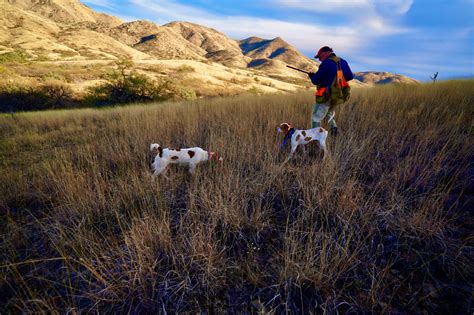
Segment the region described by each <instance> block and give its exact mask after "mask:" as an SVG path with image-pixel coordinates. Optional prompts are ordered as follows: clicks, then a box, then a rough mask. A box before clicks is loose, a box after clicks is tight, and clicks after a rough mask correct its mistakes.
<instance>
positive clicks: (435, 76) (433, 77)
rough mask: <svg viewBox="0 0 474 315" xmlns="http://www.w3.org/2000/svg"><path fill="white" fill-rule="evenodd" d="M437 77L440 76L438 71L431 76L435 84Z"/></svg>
mask: <svg viewBox="0 0 474 315" xmlns="http://www.w3.org/2000/svg"><path fill="white" fill-rule="evenodd" d="M437 78H438V72H436V73H435V74H433V75H432V76H431V77H430V79H431V81H433V84H435V83H436V79H437Z"/></svg>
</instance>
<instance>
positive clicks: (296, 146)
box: [285, 143, 298, 163]
mask: <svg viewBox="0 0 474 315" xmlns="http://www.w3.org/2000/svg"><path fill="white" fill-rule="evenodd" d="M296 148H298V144H297V143H294V144H293V143H292V144H291V152H290V155H288V158H287V159H286V161H285V163H286V162H288V161H289V160H291V158H292V157H293V154H295V151H296Z"/></svg>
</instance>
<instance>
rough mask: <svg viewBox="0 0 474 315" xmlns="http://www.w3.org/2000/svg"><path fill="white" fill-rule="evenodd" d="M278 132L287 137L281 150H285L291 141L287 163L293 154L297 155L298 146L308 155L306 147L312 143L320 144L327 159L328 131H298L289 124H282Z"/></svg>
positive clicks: (314, 129)
mask: <svg viewBox="0 0 474 315" xmlns="http://www.w3.org/2000/svg"><path fill="white" fill-rule="evenodd" d="M277 131H278V132H282V133H283V134H284V135H285V138H284V139H283V143H282V144H281V145H280V148H281V149H284V148H285V145H286V143H287V142H288V140H291V151H290V155H289V156H288V158H287V159H286V161H285V162H288V161H289V160H290V159H291V158H292V157H293V154H294V153H295V151H296V149H297V148H298V146H301V149H302V150H303V152H304V153H305V154H306V149H305V145H307V144H308V143H310V142H312V141H316V142H317V143H318V145H319V147H320V148H321V149H322V150H323V153H324V158H325V157H326V154H327V148H326V138H327V136H328V131H327V130H326V129H324V128H321V127H317V128H312V129H307V130H298V129H295V128H293V126H292V125H291V124H289V123H282V124H281V125H280V126H279V127H278V128H277Z"/></svg>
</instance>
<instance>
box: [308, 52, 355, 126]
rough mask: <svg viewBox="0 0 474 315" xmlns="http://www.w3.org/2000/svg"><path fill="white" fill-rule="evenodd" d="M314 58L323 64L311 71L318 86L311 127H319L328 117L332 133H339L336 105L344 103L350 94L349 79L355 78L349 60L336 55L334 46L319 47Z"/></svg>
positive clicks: (311, 76) (311, 77) (310, 75)
mask: <svg viewBox="0 0 474 315" xmlns="http://www.w3.org/2000/svg"><path fill="white" fill-rule="evenodd" d="M314 58H319V60H320V61H321V64H320V65H319V69H318V72H316V73H310V74H309V77H310V79H311V82H313V84H314V85H316V86H317V87H318V89H317V92H316V104H314V107H313V115H312V122H311V127H312V128H317V127H319V126H320V125H321V121H322V120H323V119H326V121H327V122H328V124H329V126H330V128H331V134H333V135H336V134H337V124H336V120H335V119H334V115H335V113H334V109H335V106H336V105H339V104H342V103H344V102H345V101H346V100H347V99H348V98H349V94H350V87H349V85H348V84H347V81H350V80H352V79H353V78H354V75H353V74H352V71H351V69H350V68H349V65H348V64H347V61H345V60H344V59H342V58H339V57H337V56H336V54H335V53H334V51H333V50H332V48H329V47H328V46H324V47H322V48H321V49H319V51H318V53H317V54H316V56H314Z"/></svg>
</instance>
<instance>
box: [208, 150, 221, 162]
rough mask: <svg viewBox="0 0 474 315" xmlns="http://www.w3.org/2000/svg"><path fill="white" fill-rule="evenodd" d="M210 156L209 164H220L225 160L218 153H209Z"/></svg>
mask: <svg viewBox="0 0 474 315" xmlns="http://www.w3.org/2000/svg"><path fill="white" fill-rule="evenodd" d="M208 154H209V156H208V159H209V162H211V163H212V164H214V163H216V164H219V163H221V162H222V161H223V160H224V159H223V158H222V156H221V155H220V154H219V153H218V152H212V151H209V153H208Z"/></svg>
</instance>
